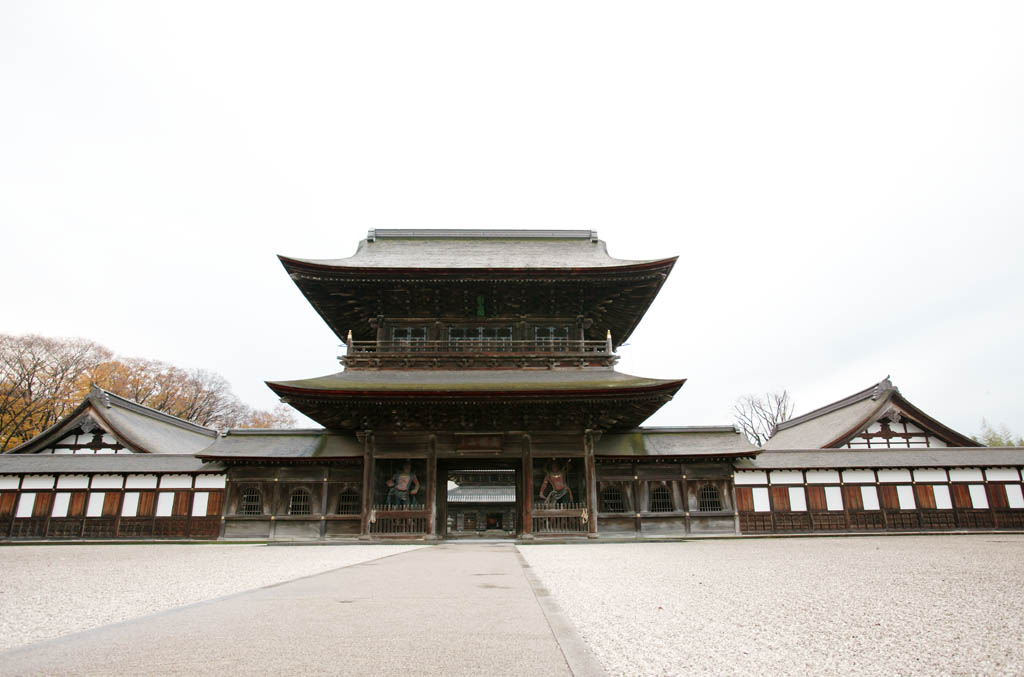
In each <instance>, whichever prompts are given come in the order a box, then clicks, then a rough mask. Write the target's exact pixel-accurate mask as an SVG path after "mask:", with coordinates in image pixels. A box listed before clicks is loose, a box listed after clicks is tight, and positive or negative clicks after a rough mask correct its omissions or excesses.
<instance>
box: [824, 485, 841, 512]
mask: <svg viewBox="0 0 1024 677" xmlns="http://www.w3.org/2000/svg"><path fill="white" fill-rule="evenodd" d="M825 508H826V509H828V510H842V509H843V492H842V490H841V489H840V488H839V487H825Z"/></svg>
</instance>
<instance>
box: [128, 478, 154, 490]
mask: <svg viewBox="0 0 1024 677" xmlns="http://www.w3.org/2000/svg"><path fill="white" fill-rule="evenodd" d="M124 486H125V489H156V475H128V477H127V478H126V479H125V483H124Z"/></svg>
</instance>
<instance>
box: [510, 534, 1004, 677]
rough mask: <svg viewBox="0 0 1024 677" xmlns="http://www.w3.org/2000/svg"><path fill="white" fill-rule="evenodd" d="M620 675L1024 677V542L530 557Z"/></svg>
mask: <svg viewBox="0 0 1024 677" xmlns="http://www.w3.org/2000/svg"><path fill="white" fill-rule="evenodd" d="M519 549H520V551H521V552H522V553H523V556H524V557H525V558H526V560H527V561H528V562H529V564H530V566H531V568H533V570H534V573H535V574H537V575H538V577H539V578H540V579H541V580H542V581H543V583H544V585H545V586H546V587H547V588H548V589H549V590H550V591H551V593H552V594H553V595H554V597H555V599H556V601H557V602H558V603H559V604H560V605H561V607H562V608H563V610H564V611H565V613H566V614H567V615H568V617H569V618H570V619H571V620H572V621H573V622H574V623H575V624H576V627H577V630H578V631H579V633H580V635H581V636H582V638H583V640H584V641H585V642H586V643H587V644H588V645H589V646H590V648H591V649H592V650H593V651H594V653H595V654H596V655H597V657H598V659H599V660H600V661H601V662H602V663H603V664H604V665H605V667H606V668H607V669H608V670H609V672H611V673H612V674H624V675H639V674H644V675H670V674H671V675H678V674H744V673H745V674H754V675H761V674H801V675H803V674H822V673H832V674H862V675H868V674H871V675H875V674H902V675H909V674H915V675H919V674H972V675H973V674H1022V673H1024V594H1022V591H1021V582H1022V581H1024V536H1020V535H1008V534H990V535H970V536H966V535H965V536H884V537H862V538H821V537H816V538H787V539H742V540H734V539H728V540H706V541H690V542H684V543H626V544H596V545H583V546H574V545H531V546H520V547H519Z"/></svg>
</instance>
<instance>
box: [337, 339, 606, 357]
mask: <svg viewBox="0 0 1024 677" xmlns="http://www.w3.org/2000/svg"><path fill="white" fill-rule="evenodd" d="M347 348H348V350H347V354H348V355H349V356H353V357H355V356H370V355H384V354H408V353H417V354H423V353H430V354H445V353H471V354H474V355H488V354H495V355H510V354H516V355H528V354H544V355H547V354H564V353H575V354H580V353H586V354H593V355H611V354H612V342H611V339H610V338H608V339H606V340H604V341H573V340H568V339H548V340H534V341H513V340H511V339H447V340H443V341H421V340H415V339H412V340H393V341H352V340H350V341H348V342H347Z"/></svg>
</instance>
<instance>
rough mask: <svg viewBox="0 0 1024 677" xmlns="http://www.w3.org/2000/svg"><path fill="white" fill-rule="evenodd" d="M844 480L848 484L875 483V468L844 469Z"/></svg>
mask: <svg viewBox="0 0 1024 677" xmlns="http://www.w3.org/2000/svg"><path fill="white" fill-rule="evenodd" d="M843 481H844V482H846V483H847V484H874V483H875V471H874V470H844V471H843Z"/></svg>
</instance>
